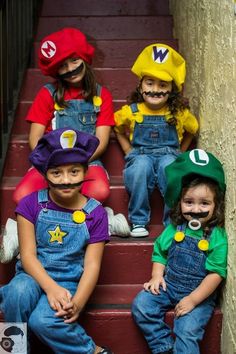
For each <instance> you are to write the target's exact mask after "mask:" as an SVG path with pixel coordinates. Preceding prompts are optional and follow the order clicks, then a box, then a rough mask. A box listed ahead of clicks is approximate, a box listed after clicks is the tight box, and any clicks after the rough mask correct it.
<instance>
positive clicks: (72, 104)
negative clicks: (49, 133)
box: [44, 84, 103, 166]
mask: <svg viewBox="0 0 236 354" xmlns="http://www.w3.org/2000/svg"><path fill="white" fill-rule="evenodd" d="M44 87H46V88H47V89H48V91H49V92H50V94H51V96H52V97H54V94H55V87H54V85H53V84H46V85H45V86H44ZM101 89H102V87H101V86H100V85H98V84H97V96H98V97H100V96H101ZM66 102H67V103H68V107H65V108H63V109H58V110H55V111H54V117H53V119H52V129H53V130H54V129H58V128H66V127H68V128H71V129H77V130H80V131H82V132H85V133H89V134H92V135H95V132H96V121H97V114H98V113H99V112H100V106H99V105H98V106H96V105H95V104H92V103H91V102H86V101H85V100H84V99H73V100H67V101H66ZM89 165H90V166H91V165H99V166H103V164H102V162H101V161H100V160H94V161H92V162H90V163H89Z"/></svg>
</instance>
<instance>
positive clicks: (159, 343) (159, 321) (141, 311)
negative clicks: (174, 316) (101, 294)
mask: <svg viewBox="0 0 236 354" xmlns="http://www.w3.org/2000/svg"><path fill="white" fill-rule="evenodd" d="M171 307H172V305H171V302H170V300H169V296H168V293H167V292H165V291H162V290H161V293H160V295H153V294H152V293H150V292H147V291H145V290H142V291H141V292H140V293H139V294H138V295H137V296H136V298H135V299H134V301H133V304H132V315H133V317H134V320H135V322H136V324H137V325H138V326H139V327H140V329H141V330H142V332H143V335H144V337H145V339H146V341H147V343H148V346H149V348H150V350H151V352H152V353H153V354H155V353H161V352H164V351H168V350H170V349H172V348H173V338H172V336H171V329H170V327H169V326H168V325H167V324H166V323H165V322H164V318H165V313H166V312H167V311H168V309H170V308H171ZM189 353H190V352H189ZM191 354H192V353H191Z"/></svg>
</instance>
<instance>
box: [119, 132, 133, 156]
mask: <svg viewBox="0 0 236 354" xmlns="http://www.w3.org/2000/svg"><path fill="white" fill-rule="evenodd" d="M116 137H117V140H118V142H119V144H120V146H121V149H122V150H123V152H124V154H125V155H127V154H128V153H129V152H130V150H131V149H132V145H131V143H130V140H129V138H128V137H127V136H126V134H121V133H118V132H117V131H116Z"/></svg>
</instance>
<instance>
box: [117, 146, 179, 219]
mask: <svg viewBox="0 0 236 354" xmlns="http://www.w3.org/2000/svg"><path fill="white" fill-rule="evenodd" d="M151 151H152V153H150V149H145V148H139V149H133V150H132V151H131V152H130V153H129V154H128V155H127V156H126V157H125V160H126V166H125V170H124V183H125V187H126V189H127V191H128V193H129V196H130V199H129V208H128V212H129V214H128V217H129V220H130V221H131V223H132V224H139V225H147V224H148V223H149V221H150V215H151V208H150V202H149V200H150V197H151V194H152V192H153V190H154V188H155V187H156V186H158V188H159V190H160V192H161V194H162V195H164V193H165V190H166V176H165V168H166V166H168V165H169V164H170V163H171V162H173V161H175V159H176V158H177V156H178V155H179V150H178V149H174V148H169V147H165V148H160V149H156V150H155V149H152V150H151ZM148 152H149V153H148ZM164 214H165V215H164V223H165V220H166V219H167V217H168V215H167V214H168V208H166V207H165V212H164Z"/></svg>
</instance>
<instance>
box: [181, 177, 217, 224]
mask: <svg viewBox="0 0 236 354" xmlns="http://www.w3.org/2000/svg"><path fill="white" fill-rule="evenodd" d="M214 209H215V193H214V192H213V191H212V190H211V189H210V188H209V187H208V186H207V185H205V184H199V185H197V186H195V187H191V188H188V189H187V191H186V192H185V194H184V195H183V196H182V198H181V212H182V214H184V213H190V212H192V213H201V212H208V215H207V216H206V217H203V218H199V221H200V222H201V224H203V225H204V224H206V223H207V221H208V220H210V219H211V217H212V215H213V212H214ZM184 218H185V219H186V220H187V221H190V220H191V219H192V217H191V216H190V215H184Z"/></svg>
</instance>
